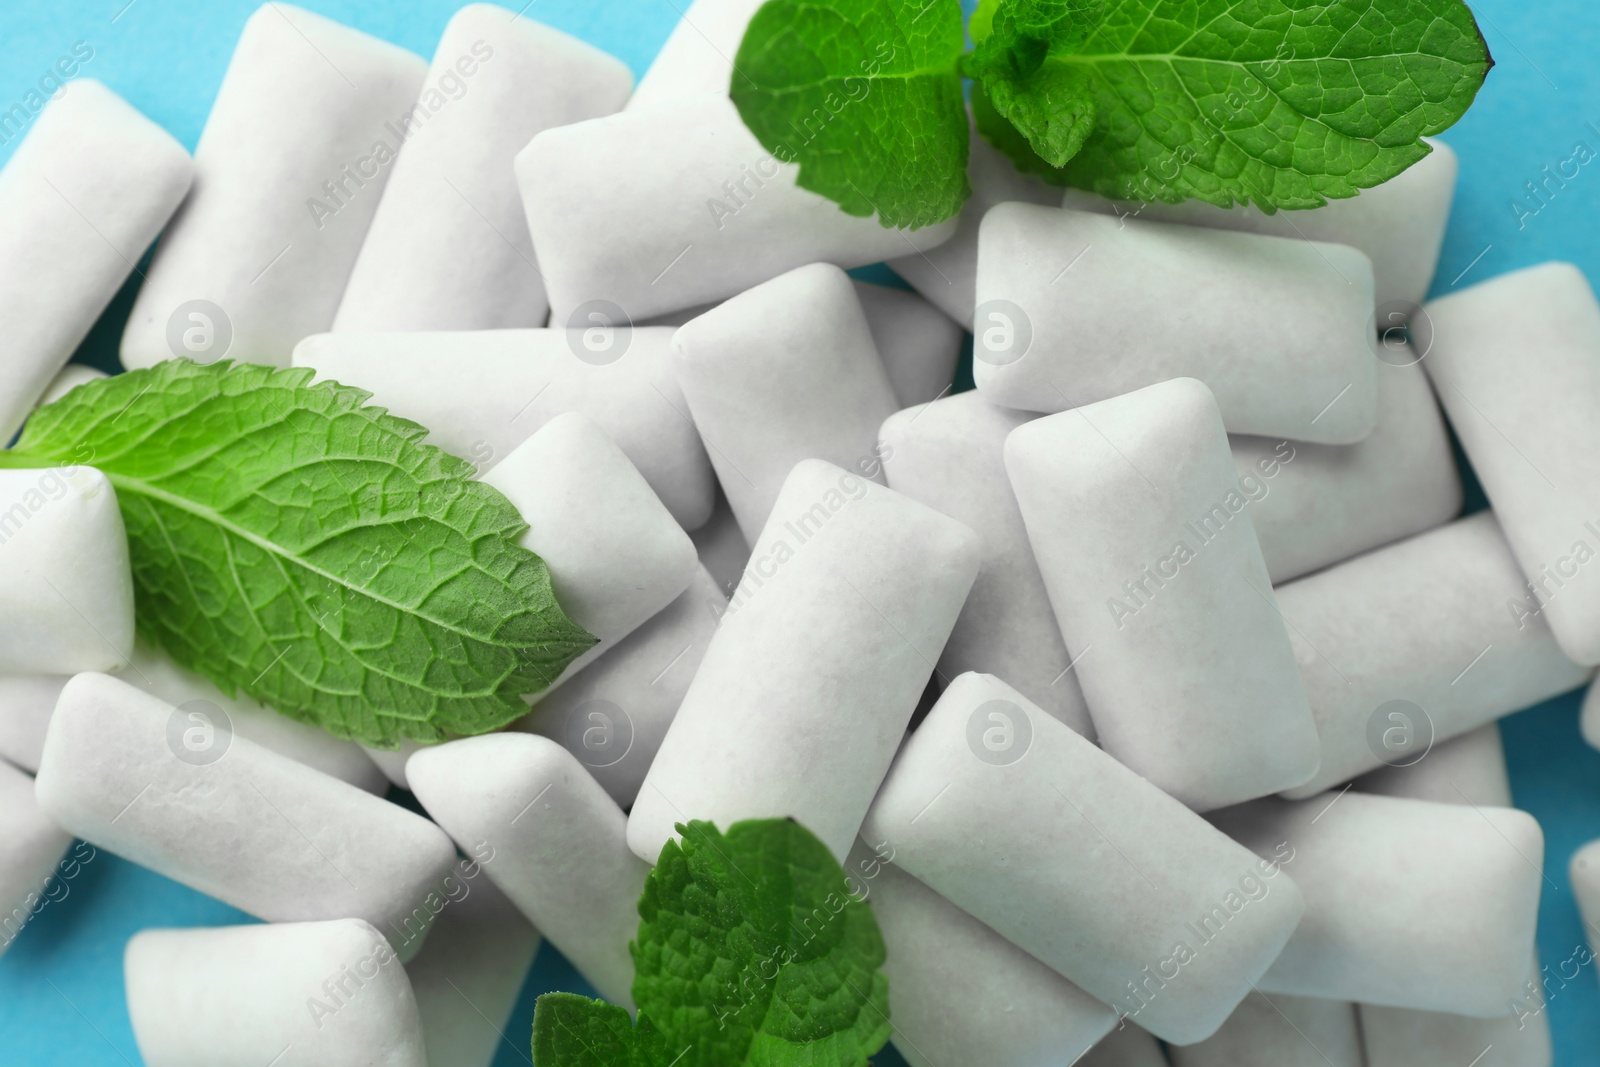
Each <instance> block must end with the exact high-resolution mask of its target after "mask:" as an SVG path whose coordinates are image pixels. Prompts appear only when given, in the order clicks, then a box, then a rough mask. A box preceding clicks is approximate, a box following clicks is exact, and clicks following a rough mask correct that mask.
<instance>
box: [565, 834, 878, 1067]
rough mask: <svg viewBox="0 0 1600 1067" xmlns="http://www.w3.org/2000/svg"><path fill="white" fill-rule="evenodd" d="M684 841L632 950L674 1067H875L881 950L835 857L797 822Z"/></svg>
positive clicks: (646, 1009) (636, 985)
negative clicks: (676, 1059)
mask: <svg viewBox="0 0 1600 1067" xmlns="http://www.w3.org/2000/svg"><path fill="white" fill-rule="evenodd" d="M678 832H679V833H680V834H682V835H683V841H682V843H681V844H680V843H678V842H676V841H669V842H668V843H667V844H666V846H665V847H663V848H662V850H661V858H660V860H659V862H658V863H657V864H656V867H655V869H654V870H653V871H651V872H650V875H649V877H648V878H647V879H646V881H645V890H644V896H643V897H642V898H641V899H640V901H639V916H640V922H639V936H638V940H637V941H636V942H635V943H634V945H633V959H634V966H635V968H636V973H635V977H634V982H633V999H634V1002H635V1003H636V1004H638V1005H639V1012H640V1016H641V1018H643V1017H648V1018H649V1019H650V1020H651V1021H652V1022H653V1023H654V1024H655V1026H656V1027H657V1028H659V1029H660V1031H661V1032H662V1034H663V1036H664V1038H665V1041H666V1044H667V1046H668V1047H669V1048H671V1049H672V1050H674V1053H675V1054H676V1052H677V1050H679V1049H686V1051H685V1052H684V1054H683V1059H682V1060H681V1061H680V1063H679V1065H678V1067H756V1065H760V1067H789V1065H794V1067H802V1065H803V1067H865V1065H866V1064H867V1061H868V1057H869V1056H871V1055H872V1054H873V1053H875V1052H877V1051H878V1049H880V1048H882V1047H883V1044H884V1042H886V1041H887V1040H888V1038H889V1034H890V1031H891V1027H890V1025H889V987H888V980H887V979H886V978H885V977H884V976H883V973H882V971H881V970H880V969H879V968H880V967H881V966H882V964H883V959H884V948H883V938H882V936H881V935H880V934H879V932H878V924H877V921H876V920H875V919H874V918H873V917H872V911H871V909H870V908H868V906H867V904H866V902H865V901H864V900H860V899H857V898H855V897H852V896H851V894H850V890H849V886H848V883H847V881H846V879H845V875H844V870H843V868H842V867H840V865H839V863H838V861H837V860H835V859H834V858H833V855H832V854H831V853H830V852H829V851H828V849H827V847H826V846H825V845H823V844H822V842H820V841H818V840H817V838H816V837H815V836H814V835H813V834H811V833H810V832H809V831H807V830H806V829H805V828H803V827H802V826H800V825H799V824H798V823H796V822H794V821H793V820H790V819H762V820H752V821H748V822H740V823H735V824H734V825H733V826H732V827H731V828H729V830H728V832H727V834H726V835H724V834H722V833H719V832H718V831H717V829H716V827H714V826H712V825H711V824H710V823H705V822H691V823H689V824H688V825H686V826H683V825H680V826H679V827H678ZM540 1067H543V1065H540Z"/></svg>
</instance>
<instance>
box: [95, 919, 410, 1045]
mask: <svg viewBox="0 0 1600 1067" xmlns="http://www.w3.org/2000/svg"><path fill="white" fill-rule="evenodd" d="M123 974H124V978H125V982H126V985H127V991H128V1016H129V1019H130V1020H131V1022H132V1023H133V1036H134V1039H135V1040H136V1041H137V1042H138V1044H139V1054H140V1056H141V1057H142V1058H143V1060H144V1062H145V1064H146V1065H147V1067H261V1064H264V1063H266V1062H268V1059H269V1057H277V1059H276V1060H274V1061H273V1067H302V1065H304V1067H309V1065H311V1064H335V1063H361V1064H368V1065H370V1067H427V1063H428V1060H427V1056H426V1053H425V1050H424V1047H423V1038H422V1027H421V1024H420V1022H419V1019H418V1016H417V1001H416V998H415V996H413V994H412V991H411V983H410V981H409V980H408V979H407V977H406V972H405V971H404V969H402V968H401V966H400V963H399V961H398V960H397V959H396V958H395V955H394V952H393V950H391V949H390V947H389V945H388V943H387V942H386V941H384V939H383V935H382V934H380V933H379V932H378V931H377V930H374V929H373V928H372V927H371V926H370V925H368V924H367V923H366V922H364V921H362V920H360V919H333V920H329V921H326V922H297V923H273V924H271V925H267V926H220V927H202V928H198V929H187V930H144V931H141V932H140V933H138V934H135V935H134V936H133V938H132V940H130V941H129V942H128V947H127V951H126V952H125V954H124V956H123Z"/></svg>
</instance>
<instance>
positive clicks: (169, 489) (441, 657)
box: [0, 360, 594, 747]
mask: <svg viewBox="0 0 1600 1067" xmlns="http://www.w3.org/2000/svg"><path fill="white" fill-rule="evenodd" d="M311 378H312V372H311V371H310V370H305V369H296V370H275V369H273V368H270V367H260V366H254V365H251V364H230V363H226V362H223V363H217V364H214V365H212V366H200V365H197V364H195V363H191V362H188V361H185V360H172V361H170V362H166V363H162V364H160V365H158V366H156V367H153V368H150V369H148V370H136V371H132V372H130V373H128V374H122V375H118V376H116V377H114V378H109V379H106V380H104V381H100V382H93V383H90V384H87V385H81V386H79V387H78V388H77V389H74V390H72V391H71V392H70V393H68V394H67V395H66V396H64V397H62V398H61V399H60V400H58V401H56V402H55V403H53V404H50V405H49V406H47V407H44V408H41V409H39V410H38V411H36V412H35V413H34V414H33V417H32V418H30V419H29V420H28V424H27V426H26V428H25V429H24V431H23V434H22V438H21V440H20V441H19V443H18V445H17V447H16V449H14V450H13V451H11V452H9V453H0V463H4V465H6V466H12V467H16V466H45V465H51V464H90V465H93V466H95V467H97V468H99V469H100V470H101V471H103V472H104V473H105V474H106V476H107V477H108V478H109V479H110V481H111V484H112V485H113V486H114V487H115V488H116V491H117V500H118V501H119V503H120V505H121V510H122V515H123V520H124V522H125V524H126V526H127V528H128V540H129V549H130V555H131V557H132V561H133V576H134V589H135V595H136V608H137V611H136V618H137V623H138V628H139V630H140V632H141V633H143V634H144V635H145V636H146V637H148V638H150V639H151V640H152V641H154V642H155V643H157V644H159V645H161V646H162V647H163V648H165V649H166V650H167V651H168V652H170V653H171V654H172V656H173V658H174V659H176V660H177V661H178V662H179V663H181V664H183V665H184V666H186V667H189V668H191V669H193V670H195V671H198V672H199V673H201V674H203V675H205V676H206V677H207V678H210V679H211V680H212V681H213V682H215V683H216V684H217V685H219V686H220V687H221V688H222V689H223V690H225V691H227V692H230V693H231V692H235V691H237V690H241V689H242V690H243V691H245V692H246V693H248V694H250V695H251V696H253V697H255V698H256V699H258V700H260V701H262V702H263V703H265V704H268V705H270V706H271V707H274V708H276V709H278V710H279V711H281V712H283V713H285V714H287V715H290V716H293V717H294V718H297V719H303V720H305V721H307V722H312V723H315V724H317V725H320V726H322V727H325V728H326V729H327V730H328V731H330V732H331V733H334V734H336V735H338V736H340V737H350V738H354V739H356V740H359V741H362V742H365V743H367V744H371V745H377V746H386V747H392V746H394V745H395V744H397V743H398V741H399V740H400V739H401V738H414V739H416V740H420V741H437V740H442V739H444V738H447V737H450V736H455V735H466V734H477V733H482V732H484V731H486V730H491V729H494V728H496V727H498V726H502V725H504V724H505V723H507V722H510V721H511V720H512V719H514V718H517V717H518V716H519V715H523V714H526V712H527V707H526V705H525V704H523V702H522V701H521V700H519V699H518V696H519V694H521V693H529V692H535V691H537V690H540V689H543V688H545V687H546V686H547V685H549V683H550V682H551V681H552V680H553V679H554V678H555V677H556V675H558V674H559V673H560V672H561V670H562V668H563V667H565V666H566V665H567V664H568V663H569V662H571V661H572V660H573V659H574V658H576V657H577V655H578V654H579V653H581V652H582V651H583V650H584V649H585V648H587V647H589V645H591V644H592V643H593V640H594V639H593V638H592V637H590V636H589V635H588V634H587V633H585V632H584V631H583V630H582V629H581V628H580V627H579V626H577V625H576V624H575V623H573V622H572V621H571V620H570V619H568V618H567V616H566V614H565V613H564V612H563V611H562V610H561V607H560V605H558V604H557V603H556V600H555V596H554V594H553V593H552V591H551V587H550V575H549V571H548V570H547V569H546V567H545V565H544V563H543V561H541V560H540V559H539V557H538V556H536V555H534V554H533V553H532V552H529V551H528V550H527V549H525V548H522V547H521V546H520V545H519V544H518V543H517V539H518V537H520V536H521V534H522V533H523V532H524V531H525V530H526V529H527V526H526V524H525V523H524V522H523V521H522V519H521V517H520V516H519V515H518V514H517V512H516V509H515V508H513V507H512V506H511V503H510V502H509V501H508V500H506V499H505V497H504V496H502V495H501V494H500V493H499V492H497V491H496V490H495V489H493V488H491V487H490V486H487V485H484V484H483V483H481V482H476V481H472V480H470V479H471V476H472V474H473V469H472V467H471V465H470V464H468V463H467V462H466V461H465V460H461V459H457V458H456V457H454V456H451V455H449V454H447V453H445V452H442V451H440V450H439V449H437V448H434V447H432V446H429V445H424V444H422V443H421V442H422V438H423V437H424V436H425V435H426V433H427V431H426V430H424V429H423V428H422V427H421V426H418V425H416V424H415V423H412V422H407V421H405V420H403V419H399V418H395V417H394V416H392V415H390V414H388V413H387V412H386V411H384V410H383V409H382V408H377V407H368V406H365V402H366V400H367V398H368V395H369V394H367V393H364V392H361V391H360V390H357V389H351V388H348V387H345V386H340V385H335V384H333V383H328V382H324V383H319V384H316V385H313V384H311Z"/></svg>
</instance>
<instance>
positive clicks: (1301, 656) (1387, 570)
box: [1276, 512, 1592, 798]
mask: <svg viewBox="0 0 1600 1067" xmlns="http://www.w3.org/2000/svg"><path fill="white" fill-rule="evenodd" d="M1522 584H1523V578H1522V573H1521V572H1520V571H1519V570H1518V569H1517V565H1516V561H1515V560H1514V559H1512V557H1511V551H1510V549H1509V548H1507V547H1506V543H1505V539H1504V538H1503V537H1501V534H1500V527H1499V525H1498V524H1497V523H1496V522H1495V517H1494V515H1493V514H1492V513H1490V512H1479V513H1478V514H1475V515H1469V516H1468V517H1467V518H1464V519H1458V520H1457V521H1455V522H1453V523H1450V524H1449V525H1447V526H1441V527H1439V528H1438V529H1435V530H1430V531H1429V532H1427V533H1424V534H1418V535H1417V536H1416V537H1412V538H1408V539H1407V540H1404V541H1401V542H1399V543H1398V544H1393V545H1389V546H1388V547H1386V548H1380V549H1378V550H1377V551H1375V552H1369V553H1367V554H1366V555H1364V556H1358V557H1357V558H1355V559H1353V560H1349V561H1347V562H1345V563H1341V564H1339V565H1338V566H1336V567H1330V568H1328V569H1327V570H1325V571H1320V572H1318V573H1316V574H1313V575H1309V576H1307V577H1305V578H1301V579H1299V580H1298V581H1294V582H1289V583H1288V584H1286V585H1281V586H1279V587H1278V588H1277V590H1276V594H1277V598H1278V607H1279V608H1280V609H1281V610H1282V612H1283V617H1284V619H1285V621H1286V622H1287V623H1288V631H1289V641H1290V643H1291V644H1292V645H1293V646H1294V655H1295V661H1296V662H1297V663H1298V664H1299V667H1300V677H1301V678H1302V680H1303V681H1304V682H1305V688H1306V693H1307V696H1308V697H1309V699H1310V701H1311V714H1312V716H1313V718H1315V720H1316V723H1317V735H1318V738H1319V743H1320V747H1321V752H1322V762H1321V767H1320V769H1319V770H1318V771H1317V773H1316V776H1315V777H1313V778H1312V779H1311V780H1310V781H1308V782H1305V783H1303V784H1300V785H1297V786H1295V787H1293V788H1291V789H1288V790H1286V791H1285V795H1286V796H1289V797H1294V798H1303V797H1308V796H1311V795H1313V794H1316V793H1319V792H1321V791H1322V790H1324V789H1327V788H1328V787H1329V786H1333V785H1337V784H1338V783H1340V782H1343V781H1346V780H1348V779H1350V778H1353V777H1354V776H1356V775H1358V774H1362V773H1364V772H1366V771H1370V770H1374V769H1376V768H1378V767H1380V766H1382V765H1383V764H1385V763H1390V764H1394V763H1402V762H1408V761H1410V760H1411V758H1412V757H1413V756H1414V754H1415V752H1416V751H1417V749H1418V746H1425V745H1427V744H1428V743H1430V742H1432V741H1443V740H1446V739H1448V738H1451V737H1454V736H1456V735H1458V734H1462V733H1465V732H1467V731H1468V730H1472V729H1475V728H1476V727H1479V726H1482V725H1483V724H1484V723H1486V722H1489V721H1491V720H1493V719H1498V718H1499V717H1500V716H1502V715H1507V714H1509V713H1511V712H1513V711H1516V710H1517V709H1519V708H1524V707H1527V706H1529V705H1531V704H1537V703H1538V702H1539V701H1541V700H1544V699H1546V698H1548V697H1552V696H1555V695H1556V694H1557V693H1564V692H1566V691H1567V690H1569V689H1575V688H1577V687H1578V686H1580V685H1582V684H1583V683H1584V682H1585V681H1586V680H1587V679H1588V678H1589V676H1590V674H1591V673H1592V672H1591V671H1590V670H1589V669H1588V668H1586V667H1580V666H1579V665H1577V664H1576V663H1573V662H1572V661H1571V660H1569V659H1568V658H1567V657H1566V656H1565V655H1564V654H1563V653H1562V651H1561V649H1560V648H1559V647H1558V646H1557V644H1556V642H1555V639H1554V638H1553V637H1552V636H1551V634H1550V630H1549V628H1548V627H1547V626H1545V624H1544V620H1543V619H1541V618H1539V617H1537V616H1534V617H1530V618H1525V619H1519V618H1518V617H1517V615H1516V613H1515V612H1513V611H1512V610H1510V607H1509V605H1512V604H1515V603H1516V600H1517V597H1518V595H1519V593H1520V592H1521V588H1522ZM1374 620H1384V621H1385V624H1384V625H1374Z"/></svg>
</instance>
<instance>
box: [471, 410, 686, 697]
mask: <svg viewBox="0 0 1600 1067" xmlns="http://www.w3.org/2000/svg"><path fill="white" fill-rule="evenodd" d="M483 480H484V481H485V482H487V483H488V484H489V485H492V486H494V487H495V488H496V489H498V490H500V491H501V492H502V493H504V494H505V495H506V496H507V498H509V499H510V501H511V503H512V504H514V505H515V506H516V508H517V511H519V512H520V513H521V514H522V517H523V519H524V520H526V521H527V523H528V530H527V532H526V533H524V534H523V535H522V546H523V547H524V548H526V549H528V550H529V551H531V552H534V553H536V554H537V555H538V556H539V558H541V559H543V560H544V562H545V565H546V566H548V567H549V568H550V582H551V585H552V586H553V587H554V588H555V594H556V600H557V602H558V603H560V605H561V607H562V610H564V611H565V612H566V613H567V614H568V615H569V616H571V618H572V619H573V621H574V622H576V623H577V624H578V625H579V626H582V627H583V628H584V629H585V630H588V631H589V632H590V633H591V634H593V635H594V636H595V637H597V638H599V644H597V645H595V646H594V647H592V648H590V649H589V650H588V651H586V652H585V653H584V654H583V655H582V656H580V657H578V659H577V660H575V661H574V662H573V663H572V664H571V665H569V666H568V667H567V669H566V671H565V672H564V674H563V677H570V676H571V675H572V674H573V672H574V671H576V670H578V669H581V668H582V666H583V665H584V664H587V663H591V662H593V661H594V660H595V658H596V657H598V656H600V655H601V654H602V653H604V652H606V651H607V650H608V649H610V648H613V647H615V646H616V643H617V642H618V641H620V640H622V639H623V638H624V637H626V636H627V635H628V634H629V633H630V632H632V631H633V629H634V628H635V627H637V626H638V625H639V624H640V623H642V622H644V621H645V620H646V619H648V618H650V616H652V615H654V614H655V613H656V612H658V611H660V610H661V609H662V608H664V607H666V606H667V605H668V604H670V603H672V602H673V601H674V600H676V599H677V597H678V594H679V593H681V592H683V591H684V589H685V588H687V587H688V585H689V582H690V581H691V580H692V579H693V577H694V574H695V571H696V570H698V569H699V560H698V557H696V555H695V551H694V542H693V541H690V540H689V535H688V534H686V533H684V532H683V528H682V527H681V526H679V525H678V524H677V522H675V521H674V520H673V518H672V515H671V513H670V512H668V511H667V509H666V508H665V507H663V506H662V504H661V500H660V499H659V498H658V497H657V496H656V495H655V493H653V492H651V490H650V485H649V483H648V482H646V481H645V480H644V477H643V476H642V475H641V474H640V473H639V472H638V470H637V469H635V468H634V466H633V464H632V463H629V462H628V457H627V456H625V455H623V453H622V449H620V448H618V447H617V446H616V445H615V444H613V443H612V441H611V439H610V438H609V437H607V436H606V433H605V431H604V430H602V429H601V428H600V426H599V425H598V424H597V423H596V422H595V421H594V420H593V419H591V418H589V417H588V416H587V415H583V414H580V413H579V412H575V411H574V412H568V413H567V414H565V415H557V416H556V417H555V418H553V419H551V420H550V421H549V422H547V423H545V424H544V426H542V427H541V428H540V429H539V432H538V433H536V434H534V435H533V436H532V437H530V438H528V439H527V440H526V441H524V442H523V443H522V444H520V445H518V446H517V447H516V449H515V450H514V451H513V452H512V453H511V454H510V455H509V456H507V457H506V458H505V459H504V460H502V461H501V462H499V463H497V464H496V465H495V466H494V467H493V468H492V469H490V471H489V472H488V473H487V474H485V475H484V476H483Z"/></svg>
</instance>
